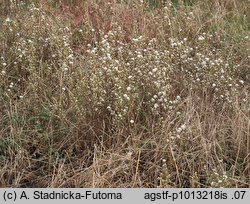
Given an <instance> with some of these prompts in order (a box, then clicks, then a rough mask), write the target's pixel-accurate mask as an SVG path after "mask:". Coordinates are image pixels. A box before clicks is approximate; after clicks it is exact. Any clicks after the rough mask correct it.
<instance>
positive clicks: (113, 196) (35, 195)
mask: <svg viewBox="0 0 250 204" xmlns="http://www.w3.org/2000/svg"><path fill="white" fill-rule="evenodd" d="M34 202H35V203H36V204H39V203H46V204H50V203H51V204H52V203H53V204H54V203H57V202H58V203H60V204H64V203H69V202H70V203H76V204H77V203H89V204H92V203H93V204H97V203H101V204H105V203H107V204H110V203H121V204H122V203H124V204H125V203H126V204H128V203H138V204H139V203H176V204H179V203H185V204H188V203H192V204H193V203H194V204H195V203H201V202H202V203H211V202H213V204H215V203H226V204H228V203H236V202H237V204H241V203H250V189H247V188H246V189H243V188H241V189H239V188H234V189H233V188H231V189H220V188H218V189H211V188H202V189H191V188H179V189H162V188H157V189H156V188H140V189H139V188H134V189H129V188H126V189H125V188H100V189H98V188H84V189H81V188H34V189H31V188H23V189H21V188H0V204H4V203H20V204H22V203H25V204H29V203H32V204H33V203H34Z"/></svg>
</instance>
